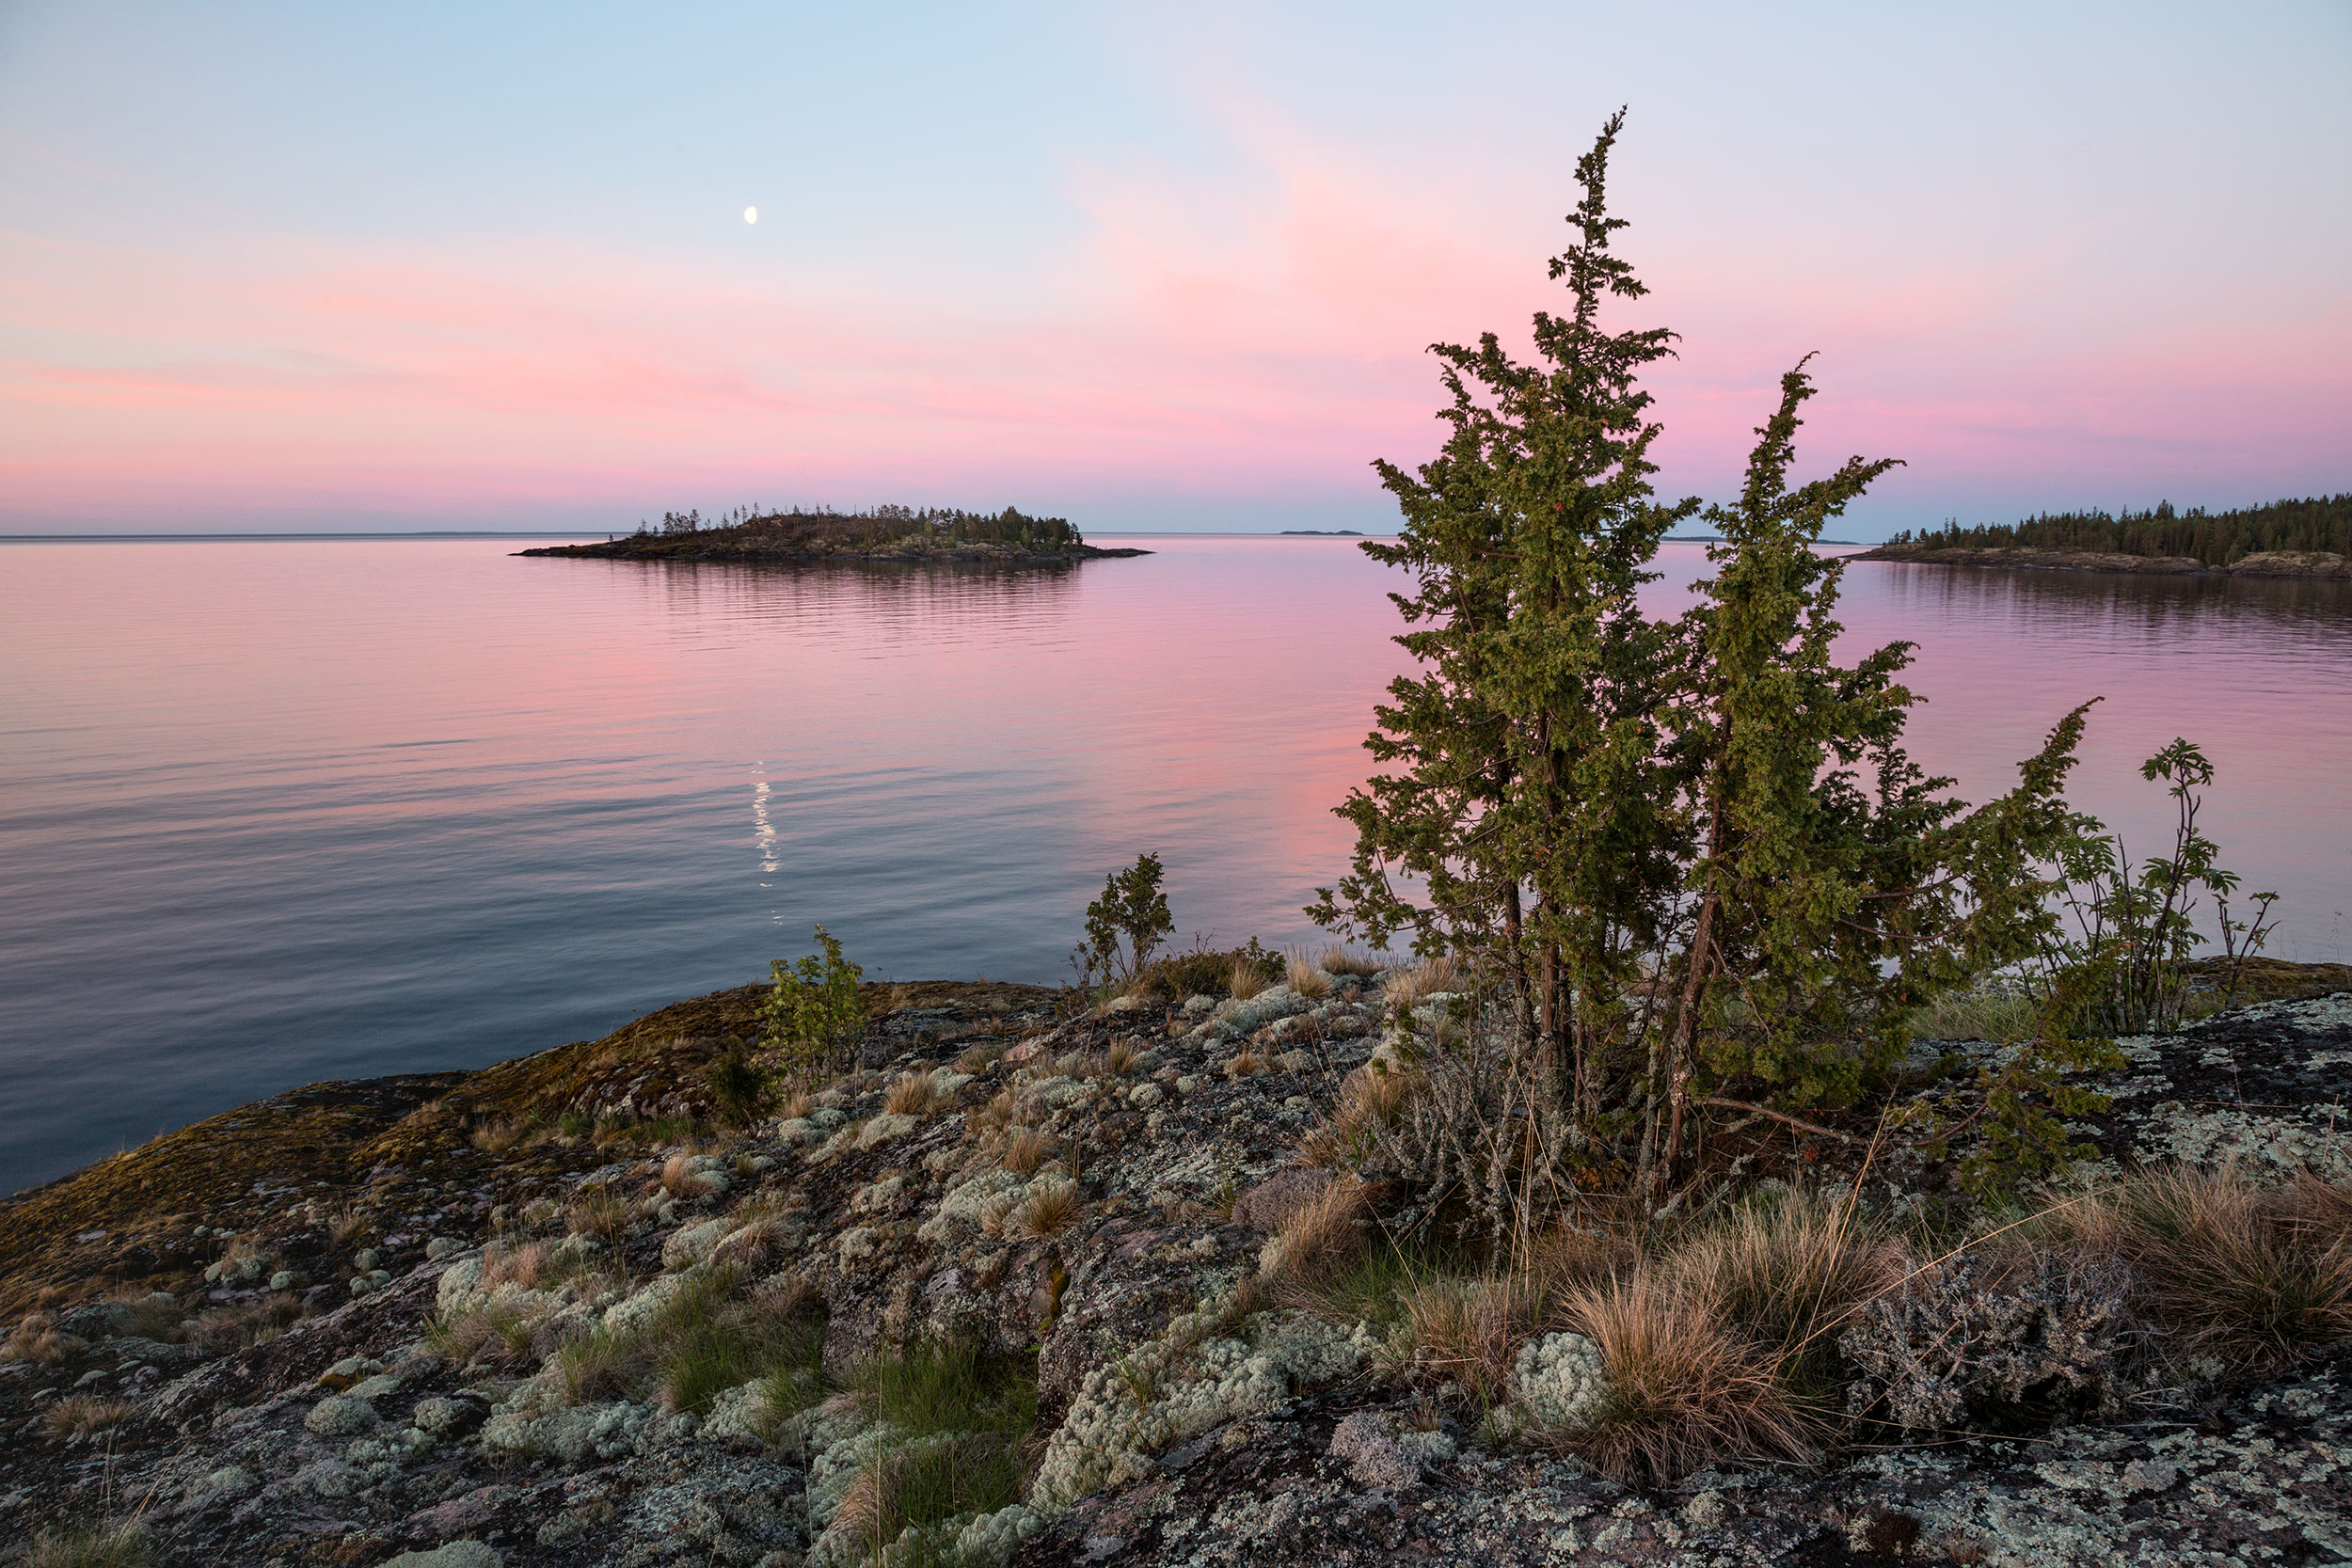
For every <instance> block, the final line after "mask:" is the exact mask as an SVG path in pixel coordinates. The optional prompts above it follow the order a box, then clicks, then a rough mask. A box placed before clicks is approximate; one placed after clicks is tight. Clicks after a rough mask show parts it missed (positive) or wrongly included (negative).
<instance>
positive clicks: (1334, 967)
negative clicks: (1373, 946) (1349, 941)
mask: <svg viewBox="0 0 2352 1568" xmlns="http://www.w3.org/2000/svg"><path fill="white" fill-rule="evenodd" d="M1318 961H1319V962H1320V963H1321V964H1322V965H1323V972H1324V973H1325V974H1354V975H1359V976H1362V975H1370V974H1379V973H1380V965H1379V963H1378V962H1377V961H1376V960H1375V959H1374V958H1373V957H1372V955H1370V954H1369V953H1360V952H1358V951H1357V950H1356V949H1355V948H1353V947H1327V948H1325V949H1324V950H1323V957H1322V958H1321V959H1319V960H1318Z"/></svg>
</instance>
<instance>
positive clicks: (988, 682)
mask: <svg viewBox="0 0 2352 1568" xmlns="http://www.w3.org/2000/svg"><path fill="white" fill-rule="evenodd" d="M1139 542H1140V543H1143V544H1146V545H1148V546H1151V547H1152V548H1153V549H1154V550H1156V551H1157V552H1158V553H1156V554H1153V555H1151V556H1146V557H1142V558H1138V559H1134V560H1124V561H1105V562H1088V563H1085V564H1082V565H1079V566H1076V567H1074V568H1062V569H1046V570H1015V571H1006V570H1001V569H989V568H978V569H968V568H966V569H956V568H950V569H939V568H909V567H904V566H888V565H877V566H871V567H850V568H825V569H809V568H792V567H783V568H778V567H739V566H717V565H689V564H668V565H658V566H648V565H644V564H639V563H631V562H592V561H565V560H522V559H517V558H515V557H513V556H512V555H511V554H510V553H508V552H510V551H512V550H513V549H515V548H516V547H518V546H516V545H515V544H512V543H508V542H501V541H486V540H414V539H404V540H380V539H379V540H343V541H299V542H266V543H264V542H251V541H239V542H209V543H106V544H55V545H53V544H41V545H10V546H0V657H5V668H6V669H7V671H8V676H9V686H8V690H9V702H8V705H7V707H6V710H5V712H0V776H4V777H5V782H6V784H7V786H8V787H7V790H6V792H5V796H4V797H0V995H6V996H7V997H8V1003H9V1005H8V1008H7V1009H6V1010H5V1013H0V1094H5V1095H6V1096H7V1097H8V1098H7V1101H6V1102H7V1103H8V1104H9V1105H10V1106H11V1107H13V1108H15V1109H16V1111H17V1113H18V1114H17V1115H15V1116H13V1117H10V1118H8V1121H7V1122H6V1123H5V1124H0V1188H13V1187H15V1186H17V1185H20V1184H22V1183H24V1182H26V1181H30V1180H40V1179H42V1178H46V1177H49V1176H54V1175H56V1174H58V1173H60V1172H62V1171H64V1170H65V1169H67V1168H70V1167H71V1166H72V1165H74V1164H79V1163H81V1162H83V1161H86V1160H88V1159H90V1158H93V1157H95V1156H97V1155H99V1154H103V1153H105V1152H108V1151H110V1150H111V1149H113V1148H116V1147H117V1146H118V1145H119V1144H121V1143H125V1142H129V1143H135V1142H138V1141H140V1140H142V1139H144V1138H146V1137H148V1136H150V1135H151V1134H152V1133H153V1132H156V1131H157V1130H158V1129H161V1128H167V1127H171V1126H177V1125H179V1124H181V1123H183V1122H184V1121H186V1120H189V1119H191V1118H193V1117H199V1116H203V1115H208V1114H211V1113H212V1112H215V1111H217V1110H220V1109H222V1108H224V1107H226V1106H229V1105H232V1104H235V1103H238V1102H240V1101H244V1100H247V1099H250V1098H253V1097H255V1096H258V1095H262V1094H266V1093H269V1092H272V1091H274V1090H277V1089H279V1088H282V1087H286V1086H288V1085H294V1084H298V1083H302V1082H306V1081H310V1080H316V1079H321V1078H334V1077H353V1076H361V1075H368V1074H374V1073H382V1072H391V1071H404V1070H419V1069H434V1068H445V1067H456V1066H474V1065H479V1064H482V1063H485V1062H487V1061H491V1060H494V1059H498V1058H501V1057H504V1056H509V1055H514V1054H516V1053H522V1052H526V1051H531V1050H535V1049H538V1048H540V1047H543V1046H547V1045H549V1044H555V1043H560V1042H562V1041H564V1040H566V1039H573V1038H582V1037H594V1036H596V1035H597V1034H600V1033H603V1032H604V1031H606V1030H608V1029H610V1028H612V1027H613V1026H614V1025H615V1024H617V1023H619V1022H624V1021H625V1020H626V1019H628V1018H629V1017H631V1016H634V1015H635V1014H637V1013H640V1012H643V1011H644V1010H646V1009H648V1008H651V1007H653V1006H659V1005H660V1004H661V1003H664V1002H667V1001H670V1000H674V999H675V998H677V997H680V996H683V995H687V994H691V993H692V992H695V991H699V990H710V989H714V988H716V987H720V986H723V985H731V984H739V983H741V982H743V981H745V980H748V979H752V978H754V977H755V976H756V975H758V974H761V973H762V972H764V970H765V967H766V964H767V961H768V959H770V958H775V957H779V956H792V955H797V954H798V953H800V952H802V951H804V950H805V947H806V942H807V936H808V928H809V927H810V926H811V925H813V924H815V923H817V922H819V921H821V922H823V923H824V924H825V925H826V926H827V927H829V928H831V929H832V930H834V932H836V933H838V934H839V935H840V936H842V938H843V939H844V941H845V942H847V943H848V946H849V950H850V955H851V956H852V957H853V958H857V959H858V960H859V961H860V962H862V963H864V964H866V967H867V970H868V972H869V974H874V975H876V976H882V977H895V978H919V977H930V976H969V975H975V974H985V975H989V976H992V977H994V978H1000V979H1036V980H1046V981H1051V980H1055V979H1058V978H1061V977H1063V976H1064V975H1066V974H1067V971H1066V969H1065V968H1064V966H1063V957H1064V955H1065V954H1066V953H1067V952H1068V950H1069V947H1070V945H1071V944H1072V942H1074V941H1075V940H1076V939H1077V937H1078V934H1079V924H1080V919H1081V911H1083V909H1084V906H1085V904H1086V901H1087V899H1088V898H1089V897H1090V896H1091V895H1092V894H1093V893H1094V892H1095V891H1097V890H1098V889H1099V888H1100V886H1101V882H1102V878H1103V875H1104V872H1105V871H1107V870H1109V869H1110V868H1111V867H1112V866H1114V865H1116V864H1120V863H1124V862H1126V861H1128V860H1131V859H1132V858H1133V857H1134V856H1135V855H1136V853H1137V852H1138V851H1140V850H1144V849H1155V850H1157V851H1159V852H1160V853H1161V854H1162V855H1163V856H1164V857H1165V859H1166V861H1167V863H1168V877H1169V891H1170V899H1171V902H1172V904H1173V906H1174V910H1175V914H1176V919H1177V927H1178V932H1179V935H1180V937H1182V936H1188V935H1189V934H1191V933H1193V932H1196V931H1199V932H1202V933H1208V934H1213V935H1214V936H1216V938H1217V939H1219V940H1222V941H1227V942H1233V941H1239V940H1240V939H1242V938H1244V937H1247V936H1249V935H1252V934H1255V935H1257V936H1260V937H1262V938H1263V939H1264V940H1265V941H1266V942H1270V943H1274V944H1277V945H1280V944H1284V943H1297V942H1315V941H1319V940H1320V937H1319V935H1318V933H1316V932H1314V931H1313V930H1312V929H1311V927H1309V926H1308V925H1307V923H1306V922H1305V920H1304V919H1303V917H1301V916H1300V914H1299V912H1298V907H1299V905H1300V904H1302V903H1303V902H1304V901H1305V900H1306V898H1307V897H1308V896H1309V895H1310V893H1311V889H1312V888H1313V886H1314V885H1315V884H1317V883H1318V882H1327V881H1329V880H1330V879H1332V878H1333V877H1334V875H1335V874H1336V873H1337V872H1338V871H1339V870H1340V869H1341V867H1342V866H1343V863H1344V861H1345V858H1346V854H1347V850H1348V847H1349V842H1350V840H1349V834H1348V831H1347V829H1346V826H1345V824H1343V823H1342V822H1340V821H1339V820H1337V819H1336V818H1334V817H1333V816H1330V813H1329V808H1330V807H1331V805H1333V804H1334V803H1335V802H1337V801H1338V800H1340V799H1341V798H1342V797H1343V795H1344V794H1345V792H1346V790H1347V788H1348V787H1349V786H1350V785H1351V784H1354V783H1356V782H1358V781H1359V779H1360V778H1361V776H1362V774H1363V772H1364V769H1365V768H1366V758H1365V757H1364V755H1363V753H1362V752H1361V751H1360V750H1359V743H1360V741H1361V739H1362V736H1363V733H1364V730H1365V728H1366V727H1367V721H1368V718H1369V715H1370V711H1371V707H1372V705H1373V703H1374V702H1375V701H1376V700H1377V699H1378V697H1379V695H1380V693H1381V690H1382V689H1383V688H1384V687H1385V685H1386V684H1387V682H1388V681H1389V680H1390V679H1391V678H1392V677H1393V676H1394V675H1396V674H1397V673H1401V672H1402V671H1403V670H1404V669H1405V667H1406V666H1405V661H1404V659H1403V656H1402V655H1401V654H1400V653H1399V652H1398V650H1396V649H1395V648H1394V647H1393V646H1392V645H1391V644H1390V643H1389V642H1388V641H1387V639H1388V638H1389V636H1390V635H1391V633H1393V632H1394V631H1395V630H1396V629H1397V620H1396V615H1395V612H1394V610H1392V609H1391V607H1390V605H1389V604H1388V602H1387V601H1386V599H1385V598H1384V597H1383V594H1384V591H1385V590H1386V589H1388V588H1389V587H1391V586H1393V583H1392V582H1391V579H1390V578H1389V575H1388V574H1387V573H1386V572H1384V571H1383V570H1382V569H1381V568H1379V567H1378V566H1376V565H1375V564H1374V563H1372V562H1368V561H1367V560H1365V559H1364V558H1363V556H1362V555H1361V554H1360V552H1359V551H1358V550H1357V549H1356V548H1355V547H1354V546H1353V545H1352V543H1350V542H1348V541H1344V540H1338V539H1307V538H1293V539H1270V538H1257V539H1234V538H1208V539H1202V538H1195V539H1170V540H1156V539H1155V540H1144V541H1139ZM1662 564H1663V565H1664V567H1665V569H1666V573H1667V577H1666V579H1665V580H1663V581H1661V583H1659V584H1657V585H1655V587H1654V588H1653V590H1652V592H1651V595H1650V602H1651V603H1652V604H1653V605H1654V606H1655V607H1656V608H1658V609H1659V610H1661V611H1662V610H1672V609H1676V608H1678V607H1679V605H1680V604H1681V603H1682V602H1684V601H1683V597H1682V595H1683V593H1684V590H1685V587H1686V585H1687V584H1688V582H1689V581H1690V580H1691V579H1692V578H1694V577H1696V576H1698V575H1700V574H1701V572H1702V571H1703V570H1704V566H1705V562H1704V557H1703V552H1702V551H1701V550H1700V548H1699V547H1698V546H1669V547H1668V550H1667V553H1666V558H1665V560H1664V562H1663V563H1662ZM1844 616H1845V619H1846V621H1847V623H1848V625H1849V627H1850V631H1849V636H1848V641H1847V648H1848V651H1849V652H1850V653H1851V652H1853V651H1857V650H1859V649H1860V648H1861V647H1863V646H1867V645H1870V644H1875V643H1876V642H1879V641H1886V640H1888V639H1890V638H1898V637H1900V638H1909V639H1911V640H1913V641H1916V642H1917V643H1918V644H1919V650H1920V651H1919V661H1918V663H1917V664H1916V665H1915V668H1914V670H1913V672H1912V673H1911V675H1910V677H1909V679H1910V682H1911V684H1912V686H1913V687H1914V688H1915V689H1916V690H1918V691H1919V692H1921V693H1922V694H1923V695H1925V696H1926V697H1928V698H1929V699H1930V701H1929V702H1928V703H1927V704H1926V705H1924V706H1923V707H1922V708H1921V709H1919V710H1918V714H1917V717H1916V718H1915V721H1914V735H1915V751H1916V752H1918V754H1919V756H1920V758H1921V760H1922V761H1923V762H1924V763H1925V764H1926V765H1927V766H1928V767H1929V768H1931V770H1934V771H1937V772H1946V773H1951V774H1955V775H1957V776H1958V777H1959V779H1960V781H1961V787H1962V789H1963V792H1964V793H1966V794H1967V795H1969V796H1970V798H1972V799H1980V798H1982V797H1983V796H1984V795H1986V794H1989V793H1991V792H1993V791H1994V790H1997V789H1999V788H2002V787H2004V786H2005V785H2006V784H2007V783H2008V782H2009V780H2010V777H2011V776H2012V775H2011V768H2013V765H2014V763H2015V761H2016V760H2017V759H2018V758H2019V757H2022V756H2024V755H2026V753H2027V752H2030V751H2032V750H2033V749H2034V747H2035V746H2036V745H2037V744H2038V743H2039V741H2040V738H2041V736H2042V732H2043V731H2044V730H2046V729H2047V727H2048V726H2049V724H2050V723H2052V722H2053V721H2055V720H2056V719H2057V718H2058V716H2059V715H2060V714H2062V713H2063V712H2064V711H2065V710H2066V709H2067V708H2068V707H2069V706H2071V705H2073V704H2074V703H2075V702H2078V701H2080V700H2082V699H2083V698H2085V697H2089V696H2094V695H2104V696H2105V697H2106V702H2105V703H2104V704H2102V705H2101V706H2100V708H2099V709H2098V710H2097V711H2096V714H2095V717H2094V720H2093V722H2092V727H2091V731H2090V737H2089V739H2088V741H2087V744H2086V746H2085V749H2084V755H2085V759H2086V760H2085V764H2084V767H2083V768H2082V769H2081V770H2080V771H2079V773H2078V774H2077V779H2078V785H2079V787H2078V788H2077V791H2076V793H2077V796H2078V797H2079V798H2080V799H2081V800H2082V801H2083V802H2084V803H2086V804H2087V805H2088V806H2089V807H2090V809H2092V810H2094V811H2097V812H2099V813H2100V814H2101V815H2103V816H2107V817H2108V818H2109V819H2110V820H2111V821H2113V822H2115V823H2116V824H2117V825H2118V826H2120V827H2122V829H2123V830H2124V831H2125V832H2127V834H2128V835H2129V837H2130V841H2131V843H2132V845H2133V847H2135V849H2136V850H2145V849H2147V848H2151V847H2154V846H2155V844H2156V842H2157V837H2158V834H2159V832H2161V831H2162V827H2163V823H2164V820H2165V805H2166V802H2165V801H2164V800H2163V798H2162V795H2161V792H2160V791H2159V790H2158V789H2157V788H2156V787H2155V786H2153V785H2149V784H2143V783H2142V782H2141V781H2140V780H2139V779H2138V777H2137V764H2138V761H2139V759H2140V758H2141V757H2143V756H2145V755H2146V754H2147V753H2148V752H2150V751H2153V749H2154V748H2155V747H2156V746H2158V745H2160V744H2162V743H2163V742H2164V741H2166V740H2169V739H2170V738H2171V737H2172V736H2173V735H2175V734H2181V735H2186V736H2190V737H2191V738H2193V739H2196V740H2198V741H2199V742H2200V743H2201V744H2202V745H2204V746H2205V747H2206V749H2207V750H2208V751H2209V752H2211V754H2212V755H2213V756H2214V758H2215V759H2216V761H2217V763H2218V764H2219V765H2220V768H2221V777H2220V781H2219V783H2218V784H2217V788H2216V790H2215V793H2214V797H2213V801H2212V805H2211V807H2210V808H2209V812H2208V816H2207V823H2208V826H2209V828H2210V830H2211V831H2212V832H2213V833H2214V835H2215V836H2216V837H2217V838H2218V839H2219V840H2220V841H2221V843H2222V845H2223V847H2224V850H2225V858H2226V860H2227V862H2228V863H2230V864H2232V865H2233V866H2235V867H2237V868H2239V869H2241V870H2242V871H2243V872H2244V873H2245V874H2246V877H2247V879H2248V882H2249V886H2251V887H2275V888H2278V889H2279V890H2280V892H2281V893H2282V894H2284V895H2286V898H2285V902H2284V903H2283V904H2282V906H2281V909H2282V913H2283V915H2284V917H2285V930H2284V933H2283V935H2282V938H2281V941H2280V947H2279V951H2280V953H2281V955H2282V956H2286V957H2299V958H2329V959H2340V958H2346V957H2347V956H2352V955H2348V954H2347V952H2346V948H2347V946H2352V937H2348V936H2347V933H2346V930H2345V926H2344V917H2343V914H2342V912H2341V911H2344V909H2345V908H2346V904H2347V897H2348V896H2352V895H2348V893H2347V889H2352V808H2348V807H2347V805H2346V803H2345V802H2346V795H2347V792H2346V791H2345V790H2344V787H2343V783H2342V781H2343V780H2344V778H2345V777H2347V776H2352V603H2348V602H2347V593H2346V590H2345V589H2344V585H2341V584H2321V583H2304V582H2251V581H2238V580H2233V579H2222V578H2188V579H2182V578H2114V577H2101V578H2091V577H2076V576H2073V575H2065V574H2030V573H2010V572H1997V573H1996V572H1973V571H1966V570H1956V569H1951V568H1937V567H1924V566H1904V565H1891V564H1881V563H1862V564H1857V565H1855V566H1854V567H1853V568H1851V572H1850V574H1849V578H1848V597H1847V602H1846V605H1845V608H1844Z"/></svg>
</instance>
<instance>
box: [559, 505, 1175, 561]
mask: <svg viewBox="0 0 2352 1568" xmlns="http://www.w3.org/2000/svg"><path fill="white" fill-rule="evenodd" d="M1151 553H1152V552H1151V551H1150V550H1145V549H1136V548H1133V547H1122V548H1109V549H1106V548H1104V547H1103V546H1099V545H1089V544H1088V543H1087V542H1086V539H1085V537H1084V536H1083V535H1081V534H1080V533H1079V531H1077V530H1076V529H1075V528H1073V527H1072V526H1071V525H1070V522H1069V520H1068V519H1067V518H1062V517H1032V516H1029V515H1026V514H1025V513H1022V512H1020V511H1017V510H1015V509H1014V508H1012V507H1007V508H1006V509H1005V510H1004V511H1003V512H1001V513H998V514H995V515H986V514H980V513H971V512H962V511H958V510H940V509H933V508H924V509H921V510H917V509H915V508H913V507H905V506H882V507H877V508H875V509H874V510H872V511H870V512H853V513H841V512H803V511H798V510H795V511H792V512H766V513H757V514H754V513H753V512H752V511H750V510H749V509H748V508H747V509H743V510H742V511H740V512H739V513H736V514H733V515H728V516H726V517H722V518H719V519H717V520H716V521H713V522H708V523H706V522H705V521H704V520H703V516H702V514H701V513H700V512H688V513H675V512H671V513H664V514H663V515H662V518H661V524H660V527H659V528H655V527H653V526H652V525H650V524H643V525H640V526H639V528H638V531H636V532H635V533H631V534H623V535H620V536H619V537H616V538H612V539H603V540H597V541H596V542H594V543H591V544H585V545H548V546H541V547H540V548H537V549H529V550H517V551H516V554H517V555H535V556H568V557H574V558H579V559H583V560H591V561H712V562H743V563H757V562H777V563H781V564H801V565H810V564H826V563H834V564H858V563H863V562H925V563H931V564H941V565H946V564H992V565H999V566H1025V567H1035V566H1067V565H1071V564H1073V563H1074V562H1081V561H1103V560H1110V559H1113V558H1116V557H1120V556H1136V555H1150V554H1151Z"/></svg>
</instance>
